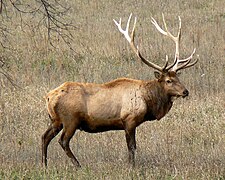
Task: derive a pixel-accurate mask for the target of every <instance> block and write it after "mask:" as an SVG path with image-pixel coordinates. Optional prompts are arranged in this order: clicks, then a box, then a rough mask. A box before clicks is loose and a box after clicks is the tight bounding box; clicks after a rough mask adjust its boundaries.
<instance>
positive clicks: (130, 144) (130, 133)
mask: <svg viewBox="0 0 225 180" xmlns="http://www.w3.org/2000/svg"><path fill="white" fill-rule="evenodd" d="M125 135H126V142H127V148H128V160H129V164H131V165H132V166H133V167H134V166H135V150H136V140H135V128H134V129H129V130H128V129H127V130H125Z"/></svg>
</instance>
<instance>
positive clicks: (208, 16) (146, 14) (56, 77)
mask: <svg viewBox="0 0 225 180" xmlns="http://www.w3.org/2000/svg"><path fill="white" fill-rule="evenodd" d="M63 2H64V1H63ZM67 3H68V5H71V7H72V8H71V9H70V10H69V13H70V14H69V15H70V17H71V21H72V22H74V23H75V25H76V27H77V29H76V30H75V31H74V32H73V38H74V39H73V40H74V41H73V43H72V44H71V46H72V47H73V49H75V51H76V53H75V54H74V52H73V51H70V50H68V46H66V45H65V44H63V43H62V42H61V41H58V40H57V39H55V41H54V43H55V47H54V48H57V51H55V49H54V48H53V47H51V46H49V45H48V44H49V43H48V38H47V36H48V35H47V34H46V32H45V31H44V30H43V29H44V27H43V28H42V27H39V28H33V27H35V26H33V23H34V22H37V21H38V20H37V19H36V18H38V16H33V17H31V18H30V17H29V16H25V18H26V20H28V22H29V23H27V25H24V26H21V23H20V21H19V16H14V17H13V18H11V19H10V20H7V21H3V20H2V21H1V23H2V22H4V24H5V25H7V26H8V27H10V30H11V34H9V35H8V36H7V40H6V39H4V38H3V37H2V36H1V38H2V39H3V40H1V42H5V43H6V44H7V43H11V45H12V46H11V47H10V48H4V47H2V46H1V47H0V53H1V62H2V61H3V62H4V63H3V64H4V65H3V66H2V64H1V66H2V68H4V72H7V73H8V74H9V75H10V77H11V79H12V80H14V82H15V83H16V84H17V86H13V85H12V84H11V83H10V82H9V81H8V80H7V79H6V77H5V76H4V75H3V74H2V73H1V75H0V86H1V87H0V96H1V98H0V164H1V167H0V179H16V178H19V179H29V178H30V179H75V178H76V179H88V178H90V177H91V178H94V179H124V178H127V179H171V178H177V179H219V178H220V179H224V177H225V172H224V166H225V158H224V157H225V156H224V154H225V136H224V128H225V121H224V117H225V112H224V84H225V78H224V76H225V61H224V44H225V42H224V24H225V16H224V1H222V0H218V1H207V0H199V1H193V0H191V1H187V2H184V1H174V0H172V1H169V2H167V1H147V0H144V1H138V2H137V1H111V2H110V1H109V2H108V1H103V0H100V1H67ZM9 12H12V13H14V11H9ZM130 12H133V13H134V15H135V16H137V17H138V23H137V25H136V26H137V27H136V28H137V34H136V37H137V40H136V41H137V44H139V49H140V51H141V52H142V54H143V55H144V56H145V57H146V59H149V60H150V61H151V62H154V63H156V64H160V63H162V62H163V60H162V59H164V58H165V55H166V54H168V57H169V60H171V59H173V55H174V46H173V44H172V43H171V42H170V41H169V40H168V39H166V38H165V37H162V36H161V35H160V34H159V33H157V32H156V31H155V28H154V27H153V26H152V25H151V19H150V17H151V16H152V17H154V18H155V19H157V20H159V22H161V20H160V19H161V13H162V12H163V13H164V14H165V17H166V21H167V22H168V26H169V27H168V28H169V29H171V31H172V34H173V32H176V31H177V19H175V17H177V16H180V17H181V19H182V22H183V24H182V28H183V31H182V34H183V36H182V44H181V46H180V51H181V55H180V56H181V57H185V56H188V55H189V52H190V51H191V50H192V49H193V48H194V47H196V55H199V62H198V63H197V64H196V66H194V67H193V68H190V69H188V70H184V71H183V72H182V74H181V76H182V77H181V79H184V81H185V86H186V88H187V89H189V90H190V100H189V98H185V99H179V100H177V101H176V102H175V103H176V104H175V106H176V108H172V109H171V110H170V112H169V113H168V114H167V116H165V117H164V118H163V119H162V120H161V121H157V122H148V123H144V124H143V125H141V126H140V127H139V128H138V129H137V151H138V153H137V158H136V165H137V166H136V168H135V169H129V167H127V166H126V163H125V162H124V161H125V159H126V156H124V154H126V146H125V138H124V133H123V132H120V131H119V132H114V131H110V132H107V133H98V134H91V135H90V134H88V133H84V132H82V131H78V132H77V133H76V136H74V138H73V139H72V141H71V149H73V150H74V153H75V154H76V156H77V158H78V159H79V160H80V161H81V162H82V165H83V168H82V169H80V170H79V171H76V172H75V171H74V168H73V167H71V162H70V161H67V158H65V156H64V154H63V152H62V150H61V148H60V147H59V146H58V142H57V141H55V140H53V141H52V142H51V146H49V151H50V152H53V153H51V154H49V164H48V165H49V167H50V168H49V169H48V170H47V171H45V170H43V169H42V168H41V167H40V162H41V150H40V146H41V140H40V134H42V133H43V131H45V129H46V128H47V126H48V123H49V120H48V118H47V113H46V109H45V106H44V104H45V102H44V101H43V98H42V97H43V96H44V95H45V94H46V92H48V91H49V90H50V89H53V88H55V87H57V86H58V85H60V84H62V83H63V82H66V81H78V82H82V83H83V82H91V83H105V82H108V81H111V80H113V79H116V78H118V77H127V78H133V79H140V80H148V79H152V78H153V74H154V73H153V71H152V70H150V69H149V68H147V67H146V66H143V65H142V64H141V63H138V61H136V57H135V55H134V54H133V52H131V51H130V47H129V45H128V44H127V42H126V41H125V40H124V41H123V40H122V38H121V35H120V34H119V33H118V30H117V29H116V28H115V24H114V23H113V21H112V19H113V18H115V19H118V18H119V17H122V18H123V19H124V18H126V17H127V15H128V14H129V13H130ZM1 18H2V16H1ZM121 41H122V43H121ZM7 47H8V46H7ZM196 57H197V56H196ZM160 65H162V64H160ZM55 139H58V137H56V138H55ZM56 164H57V165H56Z"/></svg>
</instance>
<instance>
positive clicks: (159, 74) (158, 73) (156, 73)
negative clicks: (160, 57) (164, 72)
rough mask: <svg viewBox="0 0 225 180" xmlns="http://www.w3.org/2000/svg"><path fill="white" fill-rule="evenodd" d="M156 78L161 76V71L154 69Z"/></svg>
mask: <svg viewBox="0 0 225 180" xmlns="http://www.w3.org/2000/svg"><path fill="white" fill-rule="evenodd" d="M154 74H155V77H156V79H159V78H160V77H161V73H160V72H158V71H154Z"/></svg>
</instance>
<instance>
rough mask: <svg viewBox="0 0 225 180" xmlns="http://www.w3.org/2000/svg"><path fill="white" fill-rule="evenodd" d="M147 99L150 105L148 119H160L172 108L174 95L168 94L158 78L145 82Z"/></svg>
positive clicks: (148, 105)
mask: <svg viewBox="0 0 225 180" xmlns="http://www.w3.org/2000/svg"><path fill="white" fill-rule="evenodd" d="M144 90H145V91H147V93H145V94H146V95H145V97H144V99H145V101H146V104H147V107H148V112H147V114H146V117H145V119H146V120H154V119H157V120H160V119H161V118H162V117H163V116H165V114H166V113H167V112H168V111H169V110H170V109H171V107H172V105H173V102H172V99H171V98H172V97H171V96H169V95H168V94H167V92H166V91H165V90H164V88H163V86H162V84H161V83H160V82H158V80H153V81H149V82H146V83H145V84H144Z"/></svg>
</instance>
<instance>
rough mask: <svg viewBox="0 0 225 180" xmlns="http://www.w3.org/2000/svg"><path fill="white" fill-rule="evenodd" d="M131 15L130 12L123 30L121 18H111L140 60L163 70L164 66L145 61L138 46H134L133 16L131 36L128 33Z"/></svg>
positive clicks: (135, 20)
mask: <svg viewBox="0 0 225 180" xmlns="http://www.w3.org/2000/svg"><path fill="white" fill-rule="evenodd" d="M131 17H132V13H131V14H130V16H129V18H128V21H127V26H126V29H125V30H123V29H122V27H121V26H122V24H121V18H120V21H119V23H118V22H117V21H116V20H114V19H113V21H114V23H115V24H116V26H117V27H118V29H119V31H120V32H121V33H122V34H123V35H124V36H125V38H126V39H127V41H128V42H129V43H130V46H131V48H132V50H133V51H134V52H135V54H136V55H137V56H138V57H139V58H140V59H141V60H142V62H144V63H145V64H146V65H148V66H149V67H152V68H154V69H156V70H158V71H160V72H163V71H164V68H161V67H160V66H158V65H156V64H154V63H152V62H150V61H147V60H146V59H145V58H144V57H143V56H142V55H141V53H140V52H139V50H138V46H135V44H134V36H135V27H136V22H137V18H136V17H135V19H134V26H133V28H132V32H131V37H130V35H129V25H130V20H131Z"/></svg>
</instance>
